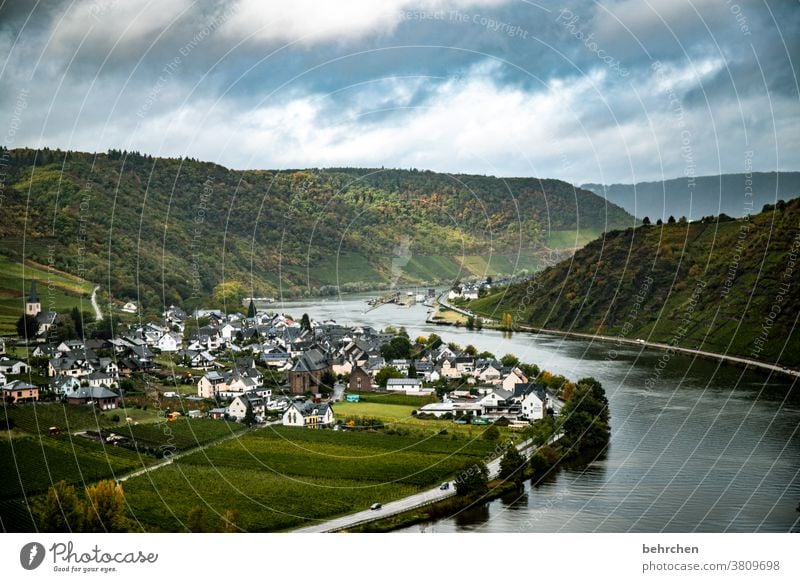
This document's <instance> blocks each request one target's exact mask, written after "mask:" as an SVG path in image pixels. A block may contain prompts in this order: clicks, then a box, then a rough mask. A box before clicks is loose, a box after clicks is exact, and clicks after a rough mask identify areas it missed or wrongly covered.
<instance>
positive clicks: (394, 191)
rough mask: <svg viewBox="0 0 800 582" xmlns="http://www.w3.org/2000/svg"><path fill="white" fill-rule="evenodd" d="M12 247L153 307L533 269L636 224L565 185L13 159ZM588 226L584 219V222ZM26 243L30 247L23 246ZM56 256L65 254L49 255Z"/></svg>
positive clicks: (176, 162) (141, 160) (7, 237)
mask: <svg viewBox="0 0 800 582" xmlns="http://www.w3.org/2000/svg"><path fill="white" fill-rule="evenodd" d="M8 160H9V166H8V168H7V169H6V172H7V176H6V189H5V191H4V200H3V211H4V213H6V216H14V217H16V218H15V219H12V220H4V221H3V222H2V224H0V238H1V239H2V240H3V245H2V252H3V254H4V255H6V256H7V257H8V258H9V259H10V260H13V261H16V262H20V261H22V260H23V259H25V260H34V261H37V262H39V263H46V262H47V260H48V258H49V259H51V260H53V261H54V263H55V267H57V268H58V269H61V270H63V271H65V272H67V273H71V274H74V275H78V276H81V277H82V278H83V279H86V280H88V281H93V282H97V283H98V284H101V285H103V286H104V287H107V286H108V285H110V292H111V295H112V299H114V300H128V299H134V300H138V301H140V302H141V304H142V305H143V306H144V307H145V308H151V309H153V308H158V307H160V306H161V305H163V304H169V303H173V302H181V303H183V304H184V305H188V306H190V307H191V306H192V302H193V301H194V302H195V304H196V303H197V302H199V301H201V300H207V298H208V296H209V295H210V294H211V293H212V292H213V290H214V288H215V287H216V286H217V285H218V284H220V283H222V282H237V283H240V284H241V286H240V287H239V286H236V285H234V286H233V290H232V291H231V294H230V297H231V298H232V299H233V298H235V297H237V296H241V295H243V294H244V295H250V294H255V295H257V296H262V295H277V294H283V295H284V296H292V295H299V294H304V293H326V292H327V293H330V292H334V291H335V290H336V288H340V289H342V290H344V291H348V290H358V289H366V288H377V287H381V286H387V285H389V284H390V283H408V284H417V283H425V282H448V283H449V282H450V281H452V280H453V279H456V278H459V277H461V278H466V277H472V276H485V275H492V276H496V275H499V274H511V273H513V272H518V271H519V270H520V269H523V268H525V269H531V268H535V267H536V266H537V265H538V264H539V262H540V256H542V254H543V253H545V252H547V251H548V247H550V246H551V247H554V248H556V249H561V251H562V252H563V253H571V252H572V250H573V249H574V248H575V247H577V246H580V245H582V244H584V243H585V242H586V240H588V239H590V238H592V237H594V236H596V234H598V233H600V232H602V231H604V230H608V229H610V228H624V227H626V226H630V225H632V224H634V223H635V220H634V218H633V217H632V216H631V215H629V214H628V213H626V212H625V211H623V210H622V209H620V208H619V207H616V206H614V205H611V204H608V203H607V202H606V201H605V200H604V199H602V198H600V197H598V196H597V195H595V194H593V193H591V192H588V191H585V190H580V189H576V188H574V187H573V186H571V185H569V184H567V183H565V182H561V181H558V180H538V179H533V178H515V179H508V180H503V179H498V178H493V177H487V176H467V175H445V174H437V173H433V172H427V171H416V170H383V169H374V170H366V169H352V168H344V169H326V170H316V169H312V170H287V171H270V170H248V171H234V170H230V169H228V168H224V167H222V166H219V165H216V164H211V163H204V162H199V161H195V160H189V159H182V160H181V159H164V158H153V157H151V156H147V155H139V154H136V153H124V152H118V151H110V152H108V153H107V154H98V155H95V154H87V153H77V152H62V151H53V150H43V151H38V152H36V151H33V150H28V149H19V150H12V151H10V152H8ZM578 217H580V218H578ZM23 243H24V249H23ZM48 248H56V249H57V252H55V253H54V254H53V253H50V254H51V255H52V256H49V255H48Z"/></svg>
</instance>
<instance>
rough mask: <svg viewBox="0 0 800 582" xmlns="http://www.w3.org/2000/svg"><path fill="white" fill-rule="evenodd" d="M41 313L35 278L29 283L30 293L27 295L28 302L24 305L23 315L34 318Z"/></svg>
mask: <svg viewBox="0 0 800 582" xmlns="http://www.w3.org/2000/svg"><path fill="white" fill-rule="evenodd" d="M41 311H42V304H41V303H40V302H39V296H38V295H37V294H36V278H35V277H34V279H33V280H32V281H31V292H30V293H29V294H28V302H27V303H26V304H25V314H26V315H32V316H34V317H36V316H37V315H39V313H41Z"/></svg>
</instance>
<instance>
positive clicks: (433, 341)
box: [426, 333, 442, 350]
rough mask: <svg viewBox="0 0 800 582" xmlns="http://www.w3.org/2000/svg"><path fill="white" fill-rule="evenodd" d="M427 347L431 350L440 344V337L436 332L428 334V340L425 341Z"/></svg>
mask: <svg viewBox="0 0 800 582" xmlns="http://www.w3.org/2000/svg"><path fill="white" fill-rule="evenodd" d="M426 343H427V345H428V347H429V348H430V349H432V350H435V349H436V348H438V347H439V346H441V345H442V338H441V337H439V336H438V335H437V334H435V333H432V334H431V335H429V336H428V341H427V342H426Z"/></svg>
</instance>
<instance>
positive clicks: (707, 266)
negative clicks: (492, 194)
mask: <svg viewBox="0 0 800 582" xmlns="http://www.w3.org/2000/svg"><path fill="white" fill-rule="evenodd" d="M777 206H778V208H777V209H769V210H767V211H765V212H762V213H760V214H757V215H754V216H752V217H751V218H750V220H749V221H748V220H745V219H739V220H731V221H727V222H717V221H716V220H709V221H707V222H704V223H688V224H681V223H676V224H670V225H664V226H663V227H662V226H655V225H653V226H642V227H639V228H636V229H632V228H631V229H627V230H622V231H615V232H610V233H608V234H607V235H606V236H605V237H604V238H603V239H600V240H597V241H594V242H592V243H590V244H588V245H586V246H585V247H584V248H583V249H581V250H579V251H577V252H576V253H575V255H574V257H573V258H572V259H569V260H566V261H563V262H561V263H559V264H558V265H556V266H554V267H551V268H549V269H546V270H544V271H542V272H541V273H539V274H537V275H536V276H535V277H534V278H533V279H531V280H529V281H523V282H521V283H518V284H515V285H512V286H510V287H508V288H507V289H505V290H503V291H501V292H498V293H495V294H493V295H489V296H487V297H484V298H482V299H479V300H477V301H473V302H472V303H471V304H470V307H471V308H472V309H473V310H475V311H477V312H479V313H483V314H486V315H490V316H493V317H497V318H500V317H501V316H502V315H503V314H505V313H511V314H512V315H513V317H514V320H515V322H517V323H522V324H530V325H533V326H536V327H543V328H548V329H557V330H565V331H575V332H586V333H597V334H602V335H610V336H620V337H622V338H625V339H637V338H641V339H645V340H650V341H658V342H665V343H670V342H672V341H675V342H676V345H679V346H681V347H686V348H702V349H705V350H709V351H713V352H717V353H727V354H732V355H740V356H745V357H749V358H755V359H759V360H763V361H767V362H773V363H774V362H780V363H782V364H784V365H790V366H797V365H798V364H800V333H799V332H798V330H797V328H796V324H797V317H798V313H800V292H798V286H799V285H800V274H798V272H797V271H798V265H797V263H796V261H797V258H798V253H799V252H800V233H799V231H798V226H800V200H793V201H791V202H789V203H780V204H778V205H777ZM776 304H778V305H779V308H778V310H777V312H776V313H775V314H774V316H772V315H771V312H772V311H773V307H772V306H773V305H776Z"/></svg>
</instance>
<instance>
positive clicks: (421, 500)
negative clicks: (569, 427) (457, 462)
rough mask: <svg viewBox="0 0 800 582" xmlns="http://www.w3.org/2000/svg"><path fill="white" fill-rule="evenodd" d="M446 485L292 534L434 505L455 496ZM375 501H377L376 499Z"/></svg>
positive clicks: (492, 467)
mask: <svg viewBox="0 0 800 582" xmlns="http://www.w3.org/2000/svg"><path fill="white" fill-rule="evenodd" d="M557 436H560V435H557ZM557 436H554V437H553V439H551V441H552V440H554V439H557ZM532 448H533V443H532V441H530V440H527V441H524V442H522V443H520V444H518V445H517V449H519V451H520V452H522V453H524V454H526V455H529V454H530V452H531V449H532ZM500 460H501V457H497V458H496V459H493V460H492V461H489V462H488V463H486V467H487V468H488V469H489V478H490V479H493V478H495V477H496V476H497V474H498V473H499V472H500ZM447 483H448V487H447V489H439V487H436V488H434V489H428V490H427V491H422V492H420V493H416V494H414V495H409V496H408V497H403V498H402V499H398V500H397V501H392V502H390V503H387V504H386V505H384V506H383V507H382V508H380V509H375V510H372V509H365V510H364V511H359V512H358V513H351V514H349V515H344V516H342V517H337V518H336V519H331V520H328V521H322V522H319V523H315V524H314V525H309V526H306V527H301V528H299V529H296V530H293V531H292V533H328V532H336V531H341V530H343V529H347V528H351V527H355V526H357V525H363V524H365V523H369V522H370V521H377V520H379V519H383V518H385V517H391V516H392V515H397V514H398V513H403V512H406V511H411V510H412V509H416V508H417V507H422V506H424V505H429V504H431V503H435V502H437V501H441V500H443V499H447V498H448V497H452V496H453V495H455V494H456V489H455V481H447ZM376 501H378V500H377V499H376Z"/></svg>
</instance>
